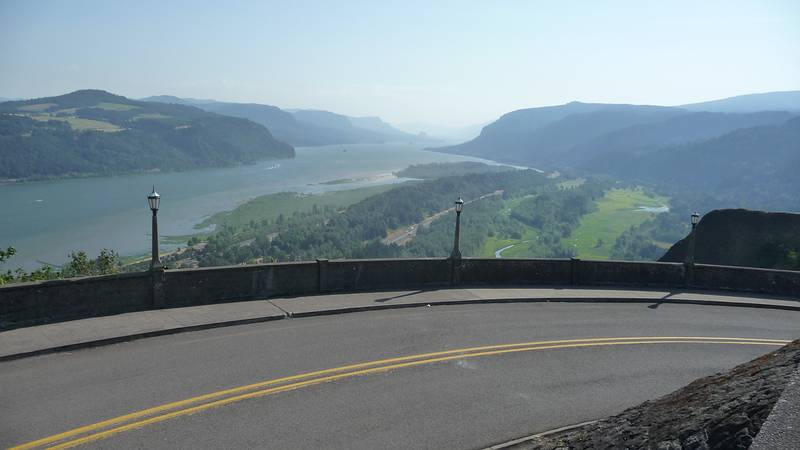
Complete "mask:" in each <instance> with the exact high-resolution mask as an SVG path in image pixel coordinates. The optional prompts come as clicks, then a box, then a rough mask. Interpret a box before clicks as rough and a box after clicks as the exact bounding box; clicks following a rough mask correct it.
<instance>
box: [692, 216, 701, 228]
mask: <svg viewBox="0 0 800 450" xmlns="http://www.w3.org/2000/svg"><path fill="white" fill-rule="evenodd" d="M698 222H700V214H697V213H694V214H692V225H697V223H698Z"/></svg>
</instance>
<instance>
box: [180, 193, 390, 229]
mask: <svg viewBox="0 0 800 450" xmlns="http://www.w3.org/2000/svg"><path fill="white" fill-rule="evenodd" d="M398 186H400V184H388V185H381V186H370V187H364V188H359V189H348V190H343V191H333V192H326V193H324V194H316V195H312V194H298V193H296V192H281V193H277V194H269V195H263V196H261V197H257V198H254V199H253V200H250V201H248V202H246V203H243V204H241V205H239V206H237V207H236V208H234V209H233V210H231V211H224V212H221V213H217V214H214V215H213V216H211V217H209V218H208V219H206V220H204V221H203V222H202V223H200V224H198V225H197V226H196V227H195V228H198V229H201V228H206V227H208V226H209V225H212V224H214V225H217V226H220V225H232V226H243V225H247V224H249V223H250V221H251V220H254V221H257V222H259V221H261V220H264V219H269V220H275V219H277V218H278V216H279V215H281V214H283V215H284V216H291V215H292V213H294V212H295V211H297V212H308V211H312V210H313V209H314V205H316V206H317V207H318V208H323V207H326V206H331V207H334V208H344V207H347V206H350V205H352V204H354V203H358V202H360V201H361V200H364V199H365V198H367V197H371V196H373V195H376V194H380V193H381V192H386V191H388V190H390V189H394V188H396V187H398Z"/></svg>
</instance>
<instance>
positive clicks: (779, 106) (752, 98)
mask: <svg viewBox="0 0 800 450" xmlns="http://www.w3.org/2000/svg"><path fill="white" fill-rule="evenodd" d="M680 108H683V109H688V110H691V111H711V112H727V113H745V112H756V111H794V112H800V91H782V92H765V93H762V94H747V95H737V96H735V97H728V98H723V99H720V100H711V101H708V102H700V103H690V104H688V105H682V106H680Z"/></svg>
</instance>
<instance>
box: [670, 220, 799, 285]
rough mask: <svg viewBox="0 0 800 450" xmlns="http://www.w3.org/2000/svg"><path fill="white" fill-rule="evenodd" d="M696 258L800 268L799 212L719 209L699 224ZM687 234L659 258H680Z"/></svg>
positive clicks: (682, 257)
mask: <svg viewBox="0 0 800 450" xmlns="http://www.w3.org/2000/svg"><path fill="white" fill-rule="evenodd" d="M696 239H697V240H696V243H695V247H696V248H695V261H696V262H698V263H705V264H720V265H730V266H750V267H766V268H773V269H787V270H800V214H793V213H778V212H764V211H750V210H746V209H718V210H714V211H711V212H710V213H708V214H706V215H705V216H703V218H702V220H701V221H700V223H699V224H698V225H697V238H696ZM688 243H689V238H688V236H687V237H686V238H684V239H681V240H680V241H678V242H677V243H675V245H673V246H672V247H671V248H670V249H669V251H667V253H666V254H665V255H664V256H663V257H662V258H661V259H660V261H668V262H681V261H683V260H684V257H685V255H686V248H687V246H688Z"/></svg>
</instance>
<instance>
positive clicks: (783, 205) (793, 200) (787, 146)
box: [592, 118, 800, 211]
mask: <svg viewBox="0 0 800 450" xmlns="http://www.w3.org/2000/svg"><path fill="white" fill-rule="evenodd" d="M592 170H593V171H595V172H602V173H607V174H610V175H614V176H616V177H618V178H622V179H627V180H631V181H640V182H647V183H650V184H653V185H657V186H663V189H666V190H668V191H675V192H680V191H681V190H690V191H696V192H699V193H703V194H706V195H710V196H712V197H715V198H716V199H717V200H718V201H719V202H720V203H721V204H727V205H728V206H729V207H747V208H754V209H772V210H784V211H785V210H791V211H800V196H798V195H797V193H798V192H800V179H799V178H798V176H797V174H798V173H800V118H795V119H792V120H789V121H788V122H786V123H785V124H783V125H778V126H761V127H753V128H744V129H740V130H735V131H732V132H730V133H728V134H726V135H724V136H720V137H717V138H713V139H709V140H706V141H702V142H695V143H691V144H685V145H682V146H675V147H667V148H663V149H660V150H658V151H655V152H650V153H646V154H641V155H635V156H626V157H625V158H615V159H607V160H605V161H603V160H597V161H595V162H594V164H593V165H592Z"/></svg>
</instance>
